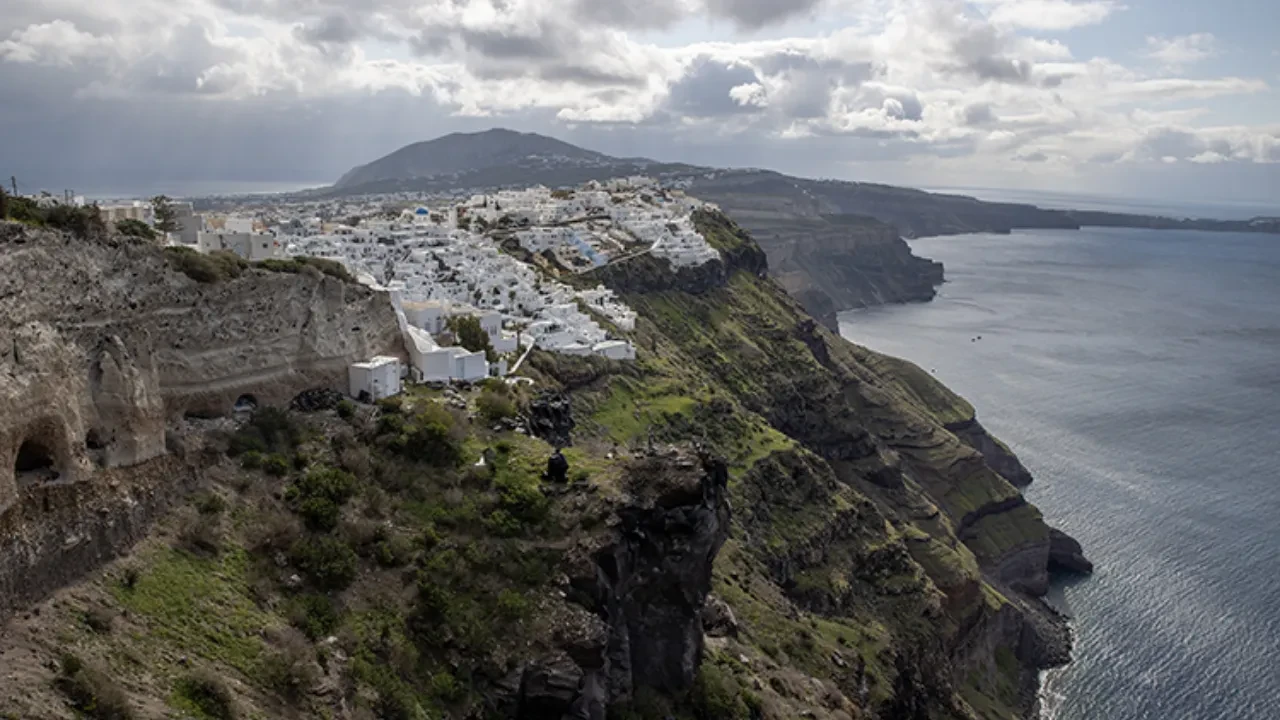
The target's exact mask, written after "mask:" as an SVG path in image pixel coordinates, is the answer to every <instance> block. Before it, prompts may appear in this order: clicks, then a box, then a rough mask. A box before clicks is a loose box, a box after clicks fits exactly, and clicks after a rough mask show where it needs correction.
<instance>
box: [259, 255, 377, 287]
mask: <svg viewBox="0 0 1280 720" xmlns="http://www.w3.org/2000/svg"><path fill="white" fill-rule="evenodd" d="M254 267H257V268H260V269H262V270H267V271H269V272H279V273H291V274H295V275H296V274H298V273H313V274H314V273H318V274H321V275H328V276H329V277H334V278H338V279H339V280H342V281H344V282H350V283H354V282H356V279H355V276H354V275H352V274H351V273H350V272H348V271H347V268H346V267H345V266H343V264H342V263H340V262H338V261H336V260H328V259H325V258H314V257H292V258H287V259H279V258H272V259H269V260H260V261H258V262H257V263H254Z"/></svg>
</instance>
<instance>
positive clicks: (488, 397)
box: [476, 388, 516, 423]
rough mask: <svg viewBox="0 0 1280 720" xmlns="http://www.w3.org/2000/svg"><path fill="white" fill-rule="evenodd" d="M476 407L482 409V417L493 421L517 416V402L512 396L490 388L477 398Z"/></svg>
mask: <svg viewBox="0 0 1280 720" xmlns="http://www.w3.org/2000/svg"><path fill="white" fill-rule="evenodd" d="M476 409H477V410H479V411H480V416H481V417H483V418H484V419H485V420H486V421H488V422H491V423H493V422H498V421H499V420H505V419H507V418H509V417H515V414H516V404H515V403H514V402H513V401H512V400H511V398H510V397H508V396H507V395H506V394H505V393H499V392H494V391H493V390H490V389H488V388H486V389H485V390H484V391H483V392H481V393H480V397H478V398H476Z"/></svg>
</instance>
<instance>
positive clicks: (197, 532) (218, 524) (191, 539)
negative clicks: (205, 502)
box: [178, 515, 223, 555]
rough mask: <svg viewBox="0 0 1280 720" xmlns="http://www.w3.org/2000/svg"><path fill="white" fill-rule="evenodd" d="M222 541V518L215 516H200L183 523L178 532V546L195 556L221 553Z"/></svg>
mask: <svg viewBox="0 0 1280 720" xmlns="http://www.w3.org/2000/svg"><path fill="white" fill-rule="evenodd" d="M222 539H223V538H222V518H220V517H218V516H217V515H201V516H199V517H197V518H195V519H194V520H192V521H190V522H183V523H182V528H181V529H180V530H179V531H178V544H179V546H180V547H182V548H184V549H186V550H187V551H188V552H191V553H195V554H197V555H217V554H218V553H220V552H222Z"/></svg>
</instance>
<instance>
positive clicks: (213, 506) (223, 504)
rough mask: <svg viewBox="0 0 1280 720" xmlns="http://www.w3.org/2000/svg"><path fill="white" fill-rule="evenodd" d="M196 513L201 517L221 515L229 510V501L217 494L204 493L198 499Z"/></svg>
mask: <svg viewBox="0 0 1280 720" xmlns="http://www.w3.org/2000/svg"><path fill="white" fill-rule="evenodd" d="M195 506H196V511H197V512H199V513H200V514H201V515H221V514H222V513H224V512H226V510H227V501H226V500H224V499H223V498H222V496H221V495H219V494H218V493H216V492H212V491H210V492H204V493H201V494H200V495H199V496H197V497H196V502H195Z"/></svg>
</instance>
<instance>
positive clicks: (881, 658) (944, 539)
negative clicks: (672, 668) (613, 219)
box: [535, 215, 1069, 718]
mask: <svg viewBox="0 0 1280 720" xmlns="http://www.w3.org/2000/svg"><path fill="white" fill-rule="evenodd" d="M699 222H700V224H701V228H702V230H703V232H704V233H705V234H707V236H708V238H709V239H710V240H711V241H712V243H713V245H717V247H719V248H720V249H721V250H722V251H728V252H726V253H725V254H726V258H727V261H726V262H725V263H724V264H723V268H722V269H721V270H719V271H717V272H714V273H713V272H709V271H708V272H705V273H704V275H706V276H708V277H716V278H718V277H723V278H724V281H723V282H722V283H719V284H711V285H707V284H705V283H704V284H696V285H689V286H680V285H678V284H672V283H657V284H652V285H648V286H646V285H645V283H643V282H641V281H640V278H643V277H646V276H649V275H652V274H653V273H655V272H656V270H655V268H653V267H650V263H649V261H643V262H638V263H635V264H634V265H632V264H624V265H620V266H618V267H616V268H614V269H613V271H612V273H611V274H610V275H609V276H608V277H607V279H606V283H607V284H610V285H611V286H613V287H615V288H617V289H618V290H619V291H620V292H623V293H624V294H625V297H626V300H627V302H628V303H629V304H630V305H631V306H632V307H633V308H635V309H636V310H637V311H638V312H639V314H640V317H641V322H640V324H639V325H638V328H637V345H638V347H639V348H640V350H641V353H642V354H641V359H640V361H639V362H638V363H637V367H635V368H631V369H620V371H619V373H618V374H614V373H612V372H609V371H607V370H605V371H600V370H597V371H596V372H592V373H584V372H583V371H582V369H581V368H579V369H577V370H573V371H569V370H568V367H569V366H571V365H572V363H568V362H567V361H561V360H553V359H552V358H549V357H541V358H538V359H536V360H535V366H537V367H539V368H540V369H541V370H543V371H544V372H547V373H549V374H551V375H553V376H555V377H558V378H560V379H561V380H562V381H566V382H568V383H569V385H570V389H571V390H572V391H573V393H574V394H575V397H576V398H577V400H576V401H575V403H576V404H575V407H583V406H585V408H586V409H587V411H588V412H589V413H590V416H591V417H590V419H583V418H581V417H580V418H578V422H577V432H578V433H579V434H583V433H586V434H589V433H591V432H592V430H593V428H595V431H596V432H598V433H601V434H602V435H604V436H605V437H607V438H609V439H610V440H612V441H613V442H616V443H634V442H645V441H646V438H647V439H648V440H647V441H649V442H652V441H653V440H654V439H656V440H658V441H661V440H664V439H676V438H681V437H684V438H687V437H689V436H690V435H693V436H695V437H699V438H701V439H702V442H703V443H704V444H705V445H706V446H707V447H710V448H714V449H715V450H716V451H717V452H721V453H723V454H724V455H725V456H726V457H727V459H728V465H729V468H730V481H729V494H730V498H731V500H732V502H733V506H734V509H735V512H734V518H735V519H734V523H733V532H732V533H731V534H730V537H729V539H728V541H727V543H726V546H725V548H724V550H723V551H722V552H721V553H720V556H719V557H718V558H717V560H716V575H715V578H716V580H715V583H714V585H713V587H714V591H715V593H716V595H717V597H718V598H719V600H720V601H723V602H724V603H725V604H726V605H727V607H728V608H729V609H730V610H731V612H732V614H733V615H734V616H735V617H736V618H737V619H738V624H739V626H740V632H739V633H738V634H737V635H736V636H733V637H729V638H725V639H717V640H716V642H714V643H712V645H711V646H710V647H711V650H712V651H713V652H712V655H711V656H710V659H709V661H706V662H710V663H711V664H712V666H713V667H720V666H724V667H730V666H734V663H732V662H729V661H728V660H727V659H726V657H727V658H739V659H740V660H741V662H742V663H745V664H746V665H747V672H746V674H745V678H746V679H745V682H747V683H751V684H752V686H753V687H755V688H757V691H758V693H757V694H758V695H759V696H760V697H759V702H760V704H761V706H762V707H763V708H764V714H765V716H766V717H795V716H797V715H798V714H800V713H805V712H808V713H817V716H818V717H825V716H827V714H829V713H832V712H833V710H834V709H841V708H842V710H841V712H846V713H848V714H850V715H852V716H854V717H860V716H867V717H883V718H898V717H960V718H969V717H990V718H997V717H1019V716H1021V715H1022V714H1023V713H1025V712H1026V711H1027V710H1028V709H1029V706H1030V704H1031V702H1032V698H1033V697H1034V692H1033V689H1034V685H1035V677H1036V671H1037V670H1038V669H1039V668H1043V667H1046V666H1050V665H1053V664H1059V663H1061V662H1064V661H1065V659H1066V657H1067V652H1068V645H1069V640H1068V635H1067V632H1066V627H1065V623H1064V621H1063V620H1062V619H1061V618H1060V617H1058V616H1057V615H1056V614H1054V613H1053V612H1052V611H1050V610H1048V609H1047V608H1046V607H1045V606H1044V605H1043V604H1042V603H1041V602H1040V601H1039V600H1038V599H1036V598H1037V596H1039V595H1041V594H1043V593H1044V592H1045V590H1046V588H1047V583H1048V573H1049V568H1050V563H1051V531H1050V528H1049V527H1048V526H1047V525H1046V524H1045V522H1044V520H1043V519H1042V517H1041V515H1040V513H1039V511H1038V510H1037V509H1036V508H1035V507H1034V506H1032V505H1031V504H1029V503H1028V502H1027V501H1026V499H1025V498H1024V497H1023V496H1022V495H1021V493H1020V492H1019V491H1018V489H1017V487H1015V486H1014V484H1012V482H1024V481H1025V480H1026V474H1025V469H1023V468H1022V467H1021V465H1020V463H1018V462H1017V459H1016V457H1014V456H1013V455H1012V453H1009V452H1008V451H1007V449H1005V448H1004V447H1003V446H1002V445H1000V444H999V443H998V441H996V440H994V439H993V438H991V437H990V436H989V435H987V434H986V433H985V431H983V430H982V429H981V426H980V425H978V424H977V422H976V420H975V419H974V416H973V411H972V408H971V407H970V406H969V405H968V404H967V403H965V402H964V401H963V400H961V399H960V398H958V397H956V396H955V395H954V394H952V393H950V391H948V390H946V389H945V388H943V387H942V386H940V385H938V384H937V383H936V381H934V380H933V379H932V378H930V377H929V376H928V375H927V374H926V373H923V372H922V371H921V370H920V369H919V368H916V367H915V366H913V365H911V364H909V363H906V362H903V361H900V360H896V359H893V358H887V357H885V356H881V355H878V354H876V353H873V352H871V351H868V350H866V349H864V348H859V347H857V346H855V345H852V344H850V343H848V342H846V341H845V340H843V339H841V338H840V337H838V336H837V335H836V334H834V333H832V332H830V331H829V330H827V329H826V328H824V327H822V325H820V324H819V323H817V322H815V321H814V320H813V319H811V318H809V317H808V316H807V315H806V314H805V313H804V312H803V310H802V309H801V308H800V307H799V305H798V304H797V303H796V301H795V300H793V299H792V298H791V297H789V296H788V294H787V293H786V292H785V291H784V289H783V287H782V286H780V285H779V284H778V283H775V282H774V281H772V280H770V279H768V278H767V277H766V275H767V269H766V268H765V263H764V253H763V251H761V250H760V249H758V248H757V247H756V246H755V244H754V243H752V242H751V238H750V237H749V236H746V235H744V234H743V233H742V232H741V231H740V230H739V229H738V228H737V227H736V226H734V225H733V224H732V223H731V222H729V221H728V220H727V219H726V218H724V217H723V216H719V215H704V216H702V217H700V218H699ZM628 274H630V275H631V276H630V277H624V276H626V275H628ZM988 455H989V456H990V459H988ZM742 658H745V659H742ZM706 662H704V665H705V664H706ZM814 680H816V681H817V682H819V683H824V684H825V685H824V686H825V687H827V688H829V690H831V691H834V693H835V694H834V695H832V698H831V699H829V701H827V702H826V703H825V704H824V703H823V702H819V701H816V700H815V699H814V698H811V697H809V696H808V695H807V694H806V693H804V692H801V691H799V690H793V689H790V688H792V687H799V686H802V685H803V684H804V683H806V682H811V681H814ZM815 705H816V706H823V707H824V708H825V709H823V710H818V709H817V708H816V707H815ZM834 716H838V715H834Z"/></svg>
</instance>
